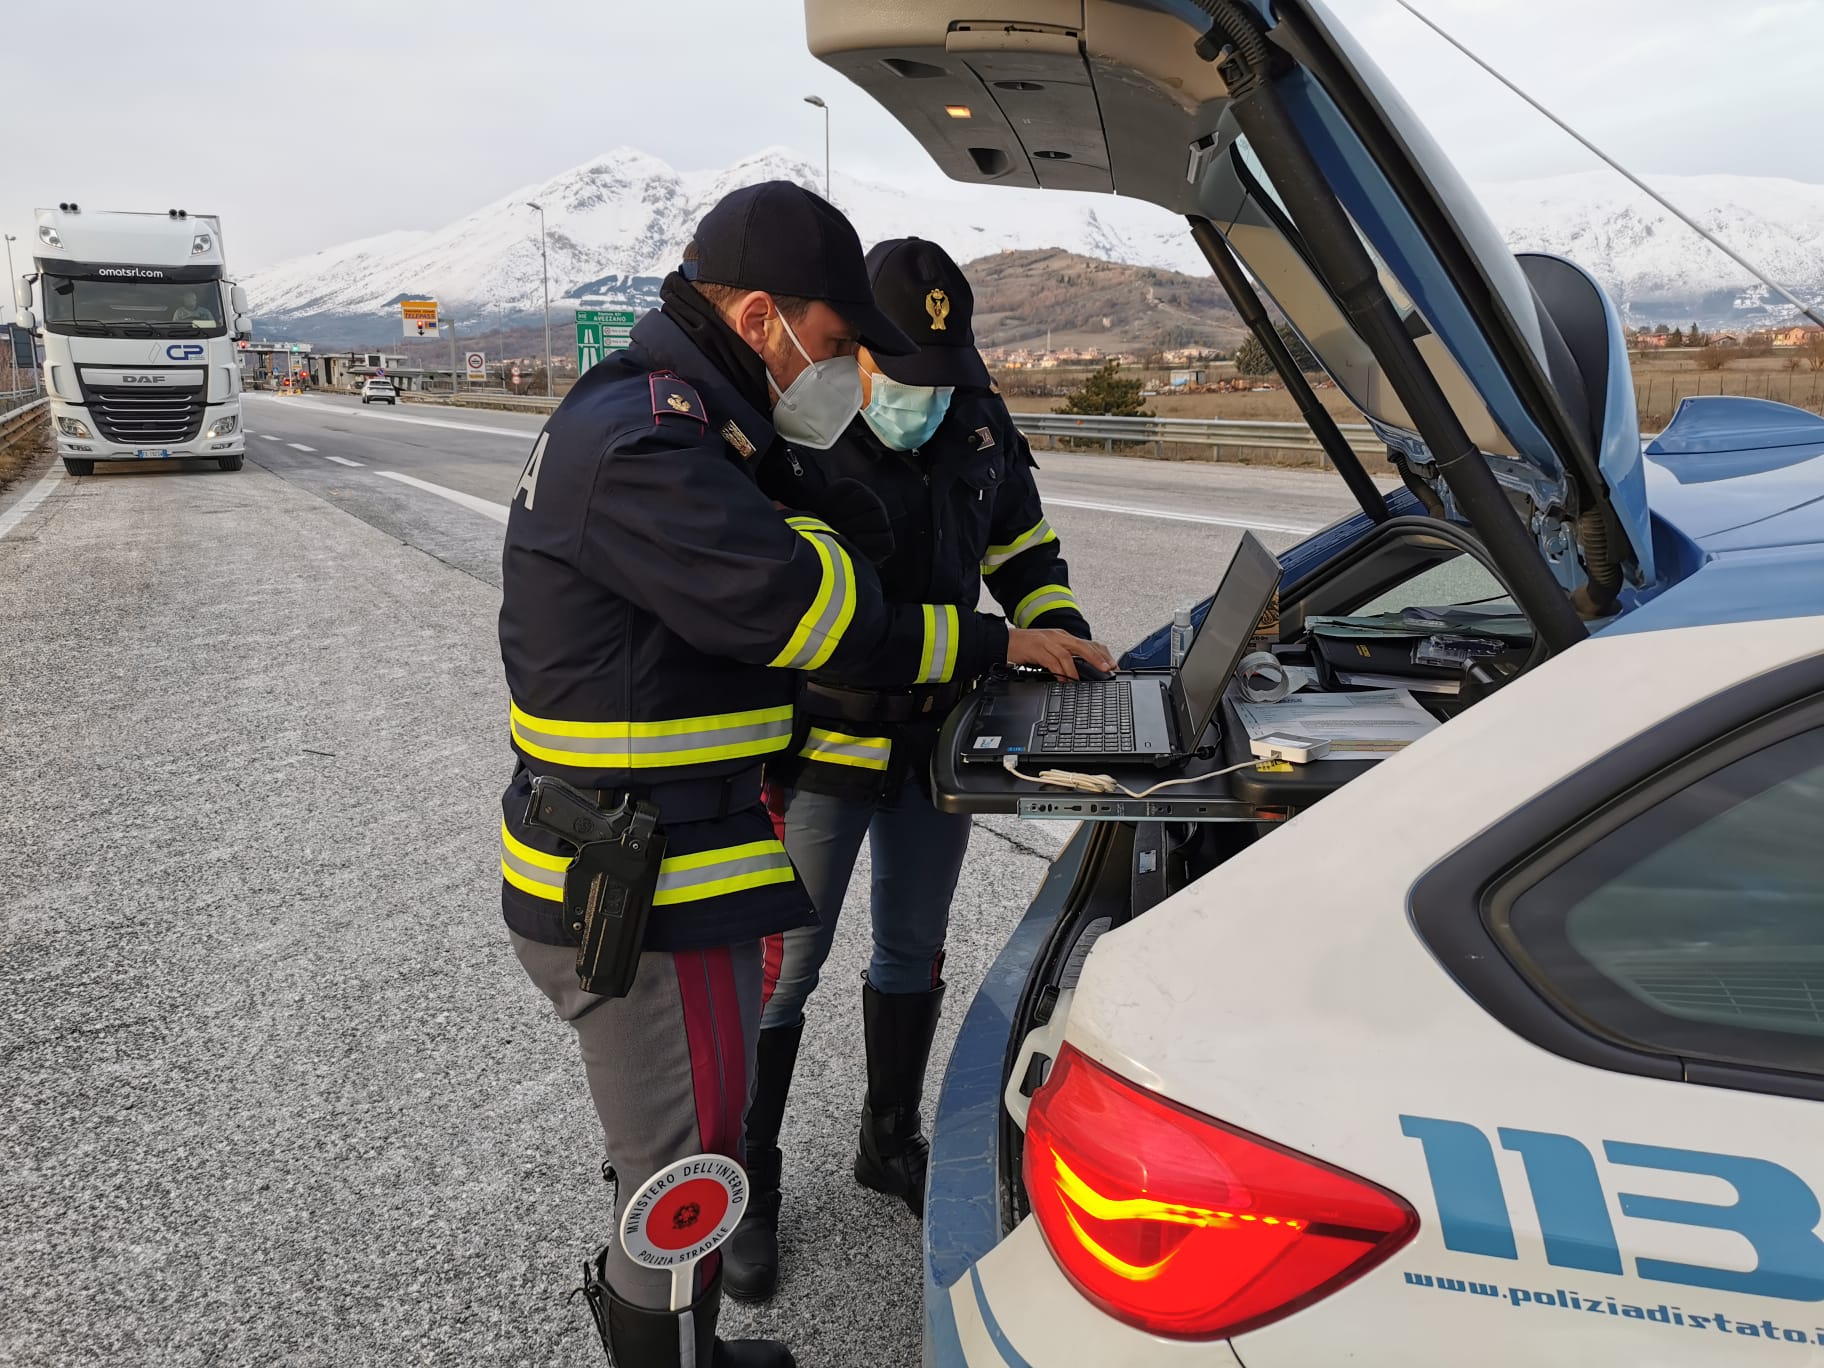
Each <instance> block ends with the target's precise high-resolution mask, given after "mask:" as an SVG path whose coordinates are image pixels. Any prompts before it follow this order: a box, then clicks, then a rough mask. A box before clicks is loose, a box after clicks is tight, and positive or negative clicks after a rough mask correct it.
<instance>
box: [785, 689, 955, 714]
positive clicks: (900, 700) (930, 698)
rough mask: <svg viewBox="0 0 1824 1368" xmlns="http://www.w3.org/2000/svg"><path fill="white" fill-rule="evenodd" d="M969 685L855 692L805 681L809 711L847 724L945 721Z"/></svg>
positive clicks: (860, 690)
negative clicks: (945, 717) (839, 719)
mask: <svg viewBox="0 0 1824 1368" xmlns="http://www.w3.org/2000/svg"><path fill="white" fill-rule="evenodd" d="M967 691H968V686H967V685H966V684H964V683H962V682H960V681H955V680H953V681H951V682H950V683H948V684H925V685H919V686H917V687H915V688H910V689H851V688H846V687H844V686H843V685H840V684H826V683H824V682H823V681H821V680H816V679H807V680H806V681H805V682H804V694H805V700H806V708H805V711H807V712H809V713H811V714H813V715H814V716H817V717H833V718H841V719H842V720H843V721H844V722H918V721H931V722H942V721H943V720H944V716H945V714H946V713H948V712H949V711H950V709H952V708H954V707H955V706H956V705H957V703H958V702H960V701H961V699H962V697H963V695H964V693H966V692H967Z"/></svg>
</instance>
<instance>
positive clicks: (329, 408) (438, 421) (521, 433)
mask: <svg viewBox="0 0 1824 1368" xmlns="http://www.w3.org/2000/svg"><path fill="white" fill-rule="evenodd" d="M289 407H291V408H294V409H298V408H307V409H314V410H316V411H317V412H319V413H334V414H339V415H340V416H342V417H344V418H353V419H357V420H362V421H366V422H370V423H410V424H412V425H413V426H415V427H433V428H449V429H451V430H452V431H454V432H485V433H489V434H491V435H492V436H495V437H517V438H518V439H519V440H520V441H522V442H527V443H530V442H531V441H532V440H533V439H534V438H536V437H537V436H538V433H536V432H535V431H533V430H532V429H530V428H503V427H487V426H485V425H484V424H481V423H452V422H450V421H449V420H448V419H447V418H408V417H406V416H405V415H404V414H401V413H369V412H368V411H367V410H366V409H365V408H362V409H352V408H344V407H343V406H342V405H341V404H320V403H316V402H314V401H313V400H309V399H294V400H292V402H291V404H290V405H289Z"/></svg>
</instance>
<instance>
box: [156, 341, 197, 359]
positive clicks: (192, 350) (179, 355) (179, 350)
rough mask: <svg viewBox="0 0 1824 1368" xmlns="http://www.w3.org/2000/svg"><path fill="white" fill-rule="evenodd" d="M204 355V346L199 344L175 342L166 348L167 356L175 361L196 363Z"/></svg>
mask: <svg viewBox="0 0 1824 1368" xmlns="http://www.w3.org/2000/svg"><path fill="white" fill-rule="evenodd" d="M202 354H203V348H202V345H201V344H200V343H197V342H173V343H172V344H171V345H170V346H168V347H166V348H165V355H166V356H168V357H170V358H171V359H172V360H173V361H194V360H195V359H196V358H197V357H199V356H201V355H202Z"/></svg>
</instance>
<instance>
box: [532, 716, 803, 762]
mask: <svg viewBox="0 0 1824 1368" xmlns="http://www.w3.org/2000/svg"><path fill="white" fill-rule="evenodd" d="M512 730H513V741H514V744H516V745H517V746H518V747H519V748H520V749H521V750H523V751H524V752H525V753H526V754H527V755H531V756H534V757H536V758H537V759H540V760H547V761H549V762H551V763H552V764H554V765H571V766H575V767H577V768H580V769H665V768H669V767H673V766H678V765H703V764H709V763H711V762H713V761H717V760H740V759H744V758H746V757H749V756H755V755H767V754H770V753H771V752H773V751H779V750H784V749H785V748H786V747H787V746H789V745H791V743H792V709H791V705H790V704H785V705H782V706H780V707H777V708H753V709H749V710H748V711H746V712H732V713H711V714H709V715H706V716H703V717H673V718H664V719H661V720H657V721H651V722H572V721H564V720H560V719H557V718H550V717H534V716H532V715H531V714H530V713H528V712H526V711H525V710H524V709H523V708H521V707H520V706H519V704H517V703H515V704H513V707H512Z"/></svg>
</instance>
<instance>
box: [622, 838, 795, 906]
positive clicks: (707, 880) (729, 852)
mask: <svg viewBox="0 0 1824 1368" xmlns="http://www.w3.org/2000/svg"><path fill="white" fill-rule="evenodd" d="M794 877H795V876H794V875H793V873H792V858H791V856H789V855H787V854H786V853H785V847H784V846H782V845H780V844H779V842H777V841H773V840H767V841H749V842H748V843H747V844H746V845H738V846H723V847H722V848H721V849H720V850H704V851H699V852H698V853H697V854H695V855H673V856H670V857H669V858H667V859H666V860H665V861H664V863H662V864H661V865H660V866H659V886H658V889H657V890H656V891H655V892H654V893H653V895H652V905H653V906H654V907H668V906H671V905H673V904H675V903H686V902H701V901H702V900H703V899H705V898H719V897H721V896H723V895H724V894H727V893H740V892H744V891H745V890H747V889H750V888H764V887H765V886H766V885H768V884H779V883H790V882H791V881H792V879H793V878H794Z"/></svg>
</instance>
